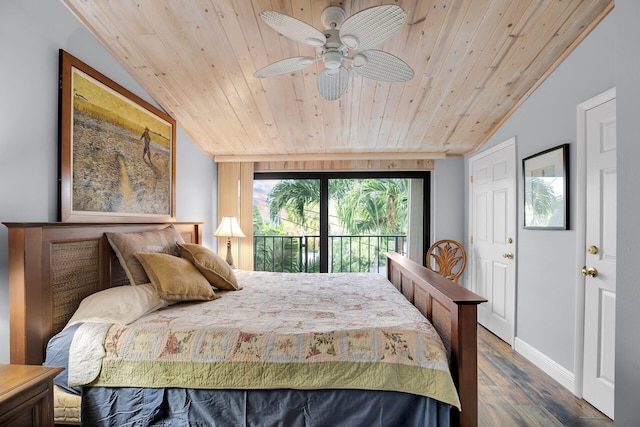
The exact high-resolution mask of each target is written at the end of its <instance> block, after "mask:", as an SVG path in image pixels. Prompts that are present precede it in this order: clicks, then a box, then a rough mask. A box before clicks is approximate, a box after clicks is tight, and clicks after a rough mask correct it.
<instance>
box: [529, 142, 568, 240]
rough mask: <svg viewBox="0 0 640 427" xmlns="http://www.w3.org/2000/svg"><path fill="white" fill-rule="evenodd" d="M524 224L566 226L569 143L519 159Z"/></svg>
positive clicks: (557, 227) (544, 228) (556, 228)
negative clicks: (521, 175) (522, 180)
mask: <svg viewBox="0 0 640 427" xmlns="http://www.w3.org/2000/svg"><path fill="white" fill-rule="evenodd" d="M522 171H523V179H524V225H523V226H524V228H525V229H532V230H536V229H540V230H568V229H569V207H570V205H569V144H562V145H558V146H557V147H553V148H550V149H548V150H545V151H542V152H540V153H537V154H534V155H533V156H529V157H526V158H524V159H522Z"/></svg>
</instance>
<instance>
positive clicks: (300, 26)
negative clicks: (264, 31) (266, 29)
mask: <svg viewBox="0 0 640 427" xmlns="http://www.w3.org/2000/svg"><path fill="white" fill-rule="evenodd" d="M260 18H262V20H263V21H264V22H265V23H267V25H269V26H270V27H271V28H273V29H274V30H276V31H277V32H279V33H280V34H282V35H283V36H287V37H289V38H290V39H292V40H295V41H298V42H300V43H305V44H308V45H311V46H322V45H324V44H325V43H326V42H327V38H326V37H325V36H324V34H322V32H320V31H318V30H316V29H315V28H313V27H312V26H311V25H309V24H307V23H306V22H302V21H300V20H299V19H296V18H292V17H291V16H288V15H283V14H282V13H279V12H274V11H272V10H265V11H263V12H260Z"/></svg>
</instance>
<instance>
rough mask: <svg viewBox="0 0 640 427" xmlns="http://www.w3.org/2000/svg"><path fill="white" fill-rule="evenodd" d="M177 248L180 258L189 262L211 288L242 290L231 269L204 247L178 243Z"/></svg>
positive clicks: (218, 256)
mask: <svg viewBox="0 0 640 427" xmlns="http://www.w3.org/2000/svg"><path fill="white" fill-rule="evenodd" d="M178 246H179V247H180V253H181V254H182V258H184V259H187V260H189V261H190V262H191V263H192V264H193V265H194V266H195V267H196V268H197V269H198V271H199V272H200V273H202V275H203V276H204V277H206V278H207V280H208V281H209V283H211V284H212V285H213V286H215V287H216V288H218V289H224V290H225V291H237V290H240V289H242V286H240V285H239V284H238V280H237V279H236V275H235V274H234V273H233V269H232V268H231V266H229V264H227V261H225V260H224V259H222V257H220V255H218V254H217V253H215V252H213V251H212V250H210V249H207V248H205V247H204V246H200V245H194V244H192V243H179V244H178Z"/></svg>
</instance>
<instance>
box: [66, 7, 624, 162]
mask: <svg viewBox="0 0 640 427" xmlns="http://www.w3.org/2000/svg"><path fill="white" fill-rule="evenodd" d="M63 2H64V3H65V4H66V5H67V6H68V7H69V8H70V9H71V10H72V11H73V13H74V14H76V16H77V17H78V18H79V19H80V20H81V21H82V22H83V23H84V25H86V26H87V27H88V28H89V30H90V31H91V32H93V34H95V35H96V36H97V37H98V39H99V40H100V41H101V42H102V43H103V44H104V45H105V46H106V47H107V49H108V50H109V51H110V52H111V53H112V54H113V55H114V56H115V58H117V60H118V61H119V62H120V63H121V64H122V65H123V66H124V68H125V69H126V70H127V71H128V72H129V73H130V74H131V75H132V76H133V77H134V78H135V79H136V80H137V81H138V82H139V83H140V84H141V85H142V86H143V87H144V88H145V89H146V90H147V91H148V92H149V94H151V96H153V97H154V99H155V100H156V101H157V102H158V103H159V104H160V105H161V106H162V107H163V108H164V109H165V110H166V111H167V112H168V113H169V114H170V115H171V116H173V117H174V118H175V119H176V120H177V122H178V124H179V125H180V126H181V127H182V128H183V129H184V131H185V132H186V133H187V134H188V135H189V136H190V137H191V138H192V139H193V141H194V142H195V143H196V144H197V145H198V146H199V147H200V148H201V149H202V150H203V151H204V152H206V153H208V154H210V155H211V156H213V157H214V158H215V159H216V160H217V161H276V160H277V161H281V160H311V159H313V160H319V159H328V160H332V159H372V160H375V159H421V158H422V159H429V158H432V159H433V158H442V157H444V156H447V155H462V154H465V153H470V152H473V151H474V150H476V149H478V148H479V147H480V146H481V145H482V144H483V143H484V142H485V141H486V140H487V139H488V138H489V137H490V136H491V135H492V134H493V132H494V131H495V130H496V128H497V127H498V126H499V125H500V124H501V123H502V122H503V121H504V120H505V119H506V118H507V117H508V116H509V114H510V113H511V112H512V111H513V110H514V108H516V107H517V106H518V105H519V104H520V103H521V102H522V101H523V100H524V99H525V98H526V97H527V96H528V95H530V93H531V92H532V90H534V89H535V88H536V87H537V85H539V84H540V83H541V82H542V80H543V79H544V78H545V77H546V76H547V75H548V74H549V73H550V72H551V71H552V70H553V68H555V66H557V65H558V64H559V63H560V62H561V61H562V59H563V58H564V57H565V56H566V55H567V54H568V53H569V52H570V51H571V50H572V49H573V48H574V47H575V46H576V45H577V44H578V43H579V41H580V40H582V38H584V37H585V36H586V34H588V32H589V31H590V30H591V29H592V28H593V27H594V26H595V25H596V24H597V23H598V22H599V21H600V20H601V19H602V18H603V17H604V16H605V15H606V13H608V12H609V11H610V10H611V8H613V0H583V1H581V0H526V1H525V0H473V1H472V0H426V1H408V0H396V1H395V2H392V1H391V0H387V1H374V0H352V1H349V0H345V1H335V0H331V1H330V0H322V1H313V0H271V1H269V0H257V1H248V0H240V1H238V0H235V1H234V0H179V1H177V0H136V1H132V0H63ZM390 3H393V4H398V5H400V6H401V7H402V8H403V9H404V10H405V11H406V13H407V24H405V25H404V26H403V27H402V28H401V29H400V30H399V31H398V32H397V33H396V34H395V35H394V36H393V37H392V38H390V39H389V40H387V41H386V42H384V43H383V44H382V45H380V46H378V49H380V50H384V51H387V52H389V53H392V54H394V55H396V56H399V57H400V58H402V59H403V60H404V61H405V62H407V63H408V64H409V65H410V66H411V67H412V68H413V69H414V70H415V76H414V77H413V79H411V80H410V81H408V82H406V83H383V82H376V81H373V80H370V79H366V78H362V77H360V76H359V75H357V74H356V73H353V72H352V73H350V77H349V83H348V87H347V90H346V92H345V93H344V95H343V96H342V97H341V98H340V99H338V100H336V101H326V100H324V99H323V98H322V97H321V96H320V95H319V94H318V91H317V89H316V77H317V75H318V74H319V73H320V72H321V71H322V70H323V69H324V68H323V67H324V66H323V64H322V62H321V61H320V62H316V63H315V64H313V65H311V66H309V67H307V68H305V69H303V70H301V71H297V72H293V73H290V74H286V75H281V76H277V77H271V78H264V79H257V78H255V77H254V76H253V73H254V72H255V71H256V70H258V69H259V68H262V67H263V66H265V65H267V64H269V63H272V62H275V61H278V60H281V59H285V58H288V57H292V56H315V48H313V47H311V46H307V45H304V44H301V43H297V42H294V41H292V40H290V39H288V38H286V37H284V36H282V35H280V34H278V33H277V32H276V31H274V30H273V29H272V28H271V27H269V26H268V25H266V24H265V23H264V22H262V20H261V19H260V18H259V16H258V13H259V12H261V11H263V10H275V11H278V12H281V13H284V14H287V15H290V16H293V17H295V18H297V19H300V20H302V21H304V22H306V23H308V24H310V25H312V26H313V27H315V28H317V29H320V30H323V29H324V28H323V25H322V22H321V18H320V16H321V13H322V11H323V10H324V8H325V7H327V6H329V5H334V6H341V7H342V8H344V9H345V11H346V15H347V16H350V15H352V14H354V13H356V12H358V11H360V10H362V9H365V8H367V7H371V6H376V5H380V4H390ZM71 53H72V54H73V52H71ZM350 54H352V52H350ZM79 59H81V60H82V58H79ZM89 65H92V64H89Z"/></svg>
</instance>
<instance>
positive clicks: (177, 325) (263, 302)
mask: <svg viewBox="0 0 640 427" xmlns="http://www.w3.org/2000/svg"><path fill="white" fill-rule="evenodd" d="M236 276H237V278H238V281H239V283H241V284H242V286H243V287H244V289H242V290H240V291H234V292H223V291H220V292H219V294H220V295H221V297H220V298H219V299H216V300H213V301H207V302H201V303H183V304H177V305H174V306H170V307H168V308H166V309H162V310H159V311H156V312H153V313H151V314H148V315H146V316H144V317H142V318H141V319H138V320H137V321H135V322H133V323H131V324H129V325H107V326H106V327H105V326H103V325H97V324H90V323H85V324H83V325H82V326H81V327H80V328H79V329H78V331H77V332H76V335H75V337H74V343H73V345H72V348H71V360H72V362H73V360H74V359H75V360H76V361H77V360H78V359H91V360H85V361H84V362H86V363H84V364H83V363H80V364H79V365H78V366H76V367H75V368H74V367H73V364H70V371H69V375H70V383H71V384H72V383H91V385H94V386H102V387H181V388H209V389H223V388H224V389H273V388H289V389H303V390H307V389H368V390H393V391H401V392H406V393H413V394H417V395H422V396H427V397H431V398H434V399H437V400H439V401H442V402H445V403H448V404H451V405H453V406H456V407H457V408H460V402H459V399H458V395H457V392H456V389H455V386H454V384H453V380H452V378H451V375H450V372H449V366H448V360H447V355H446V351H445V349H444V347H443V345H442V342H441V340H440V337H439V336H438V335H437V333H436V331H435V330H434V328H433V327H432V326H431V324H430V323H429V322H428V321H427V320H426V319H425V318H424V317H423V316H422V315H421V314H420V312H419V311H418V310H417V309H416V308H415V307H413V305H411V304H410V303H409V302H408V301H407V300H406V299H405V297H404V296H403V295H402V294H401V293H400V292H398V291H397V290H396V289H395V288H394V287H393V285H392V284H390V283H389V282H388V281H387V280H386V279H385V278H384V277H383V276H380V275H378V274H375V273H336V274H322V275H319V274H305V273H299V274H291V273H265V272H245V271H238V272H237V273H236ZM83 337H85V338H86V339H88V341H87V342H83V339H84V338H83ZM96 337H98V343H99V346H98V347H99V348H96V344H95V343H93V344H92V343H91V342H90V341H91V340H92V339H93V340H94V341H95V340H96ZM103 337H104V340H102V338H103ZM92 346H93V347H94V348H91V347H92ZM74 354H75V356H74ZM92 355H93V356H92ZM91 364H93V366H94V367H93V368H91V367H88V366H90V365H91Z"/></svg>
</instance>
